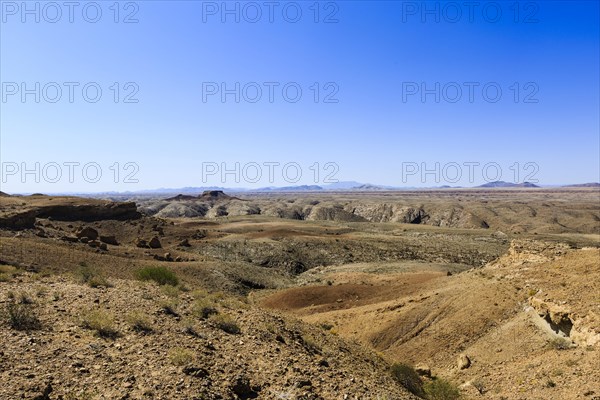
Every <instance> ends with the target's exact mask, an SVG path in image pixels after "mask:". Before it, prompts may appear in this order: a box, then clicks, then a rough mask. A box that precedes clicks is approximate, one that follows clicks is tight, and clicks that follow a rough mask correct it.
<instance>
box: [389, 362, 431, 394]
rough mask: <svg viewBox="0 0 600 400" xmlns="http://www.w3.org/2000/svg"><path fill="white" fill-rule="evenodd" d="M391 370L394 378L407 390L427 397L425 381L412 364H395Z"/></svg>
mask: <svg viewBox="0 0 600 400" xmlns="http://www.w3.org/2000/svg"><path fill="white" fill-rule="evenodd" d="M391 372H392V376H393V377H394V379H396V381H398V383H399V384H401V385H402V386H404V388H406V390H408V391H409V392H411V393H412V394H414V395H416V396H419V397H425V391H424V390H423V381H422V380H421V377H420V376H419V374H418V373H417V371H415V369H414V368H413V367H412V366H410V365H408V364H394V365H392V367H391Z"/></svg>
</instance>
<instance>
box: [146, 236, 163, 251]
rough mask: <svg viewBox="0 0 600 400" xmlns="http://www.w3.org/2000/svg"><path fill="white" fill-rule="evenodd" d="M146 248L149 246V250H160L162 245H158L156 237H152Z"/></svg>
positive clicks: (158, 241)
mask: <svg viewBox="0 0 600 400" xmlns="http://www.w3.org/2000/svg"><path fill="white" fill-rule="evenodd" d="M148 246H150V248H151V249H160V248H161V247H162V244H161V243H160V240H159V239H158V236H154V237H153V238H152V239H150V241H149V242H148Z"/></svg>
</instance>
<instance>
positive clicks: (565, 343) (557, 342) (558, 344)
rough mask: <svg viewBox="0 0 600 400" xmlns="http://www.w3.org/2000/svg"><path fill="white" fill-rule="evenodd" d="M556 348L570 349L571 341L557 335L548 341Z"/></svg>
mask: <svg viewBox="0 0 600 400" xmlns="http://www.w3.org/2000/svg"><path fill="white" fill-rule="evenodd" d="M548 345H549V346H550V348H552V349H554V350H568V349H570V348H571V347H572V344H571V341H570V340H568V339H565V338H562V337H556V338H554V339H552V340H550V341H549V342H548Z"/></svg>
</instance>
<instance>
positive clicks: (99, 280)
mask: <svg viewBox="0 0 600 400" xmlns="http://www.w3.org/2000/svg"><path fill="white" fill-rule="evenodd" d="M78 274H79V279H80V281H81V282H82V283H84V284H87V285H89V286H90V287H92V288H99V287H111V286H112V284H111V283H110V282H109V281H108V280H107V279H106V278H105V277H104V276H103V275H102V274H101V273H100V272H99V271H98V270H96V269H95V268H92V267H90V266H88V265H87V264H86V263H85V262H81V263H80V264H79V270H78Z"/></svg>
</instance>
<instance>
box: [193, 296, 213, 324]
mask: <svg viewBox="0 0 600 400" xmlns="http://www.w3.org/2000/svg"><path fill="white" fill-rule="evenodd" d="M193 313H194V315H196V316H197V317H198V318H202V319H207V318H209V317H210V316H211V315H215V314H218V313H219V310H217V307H216V304H215V303H214V302H213V301H211V299H210V298H208V297H207V298H204V299H199V300H196V301H195V303H194V308H193Z"/></svg>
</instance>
